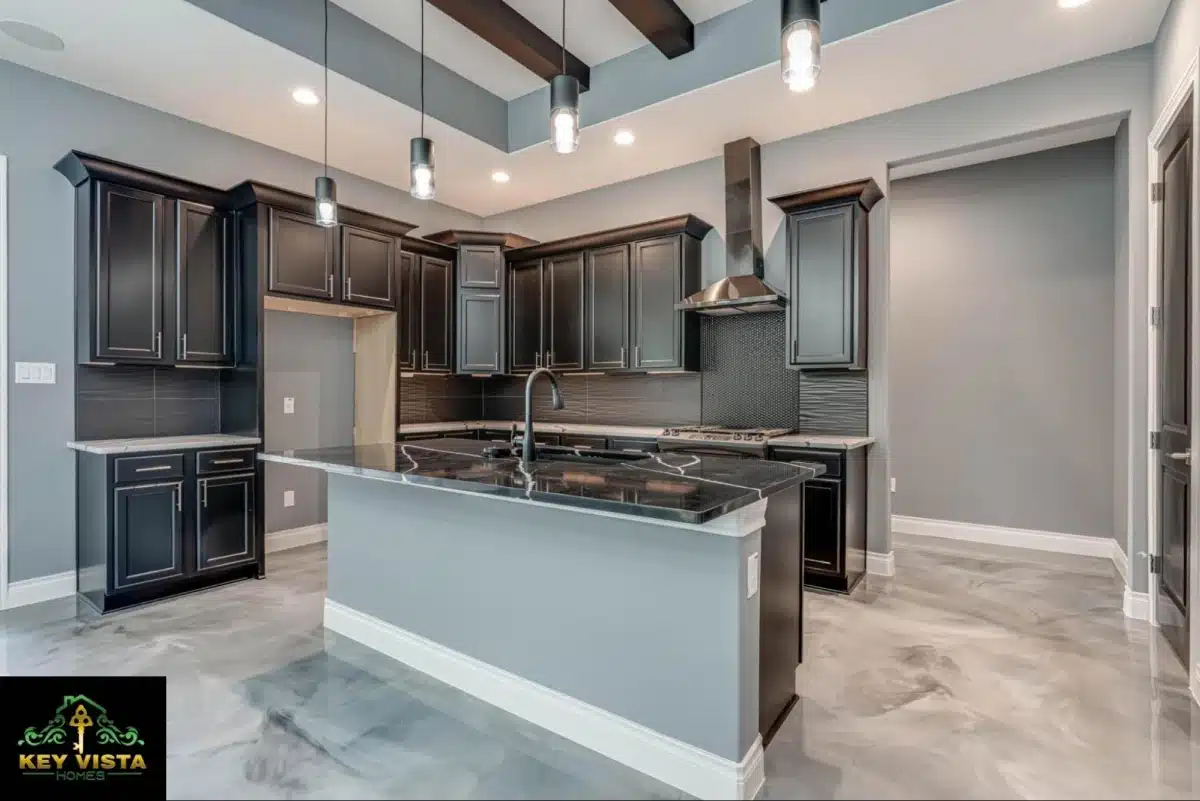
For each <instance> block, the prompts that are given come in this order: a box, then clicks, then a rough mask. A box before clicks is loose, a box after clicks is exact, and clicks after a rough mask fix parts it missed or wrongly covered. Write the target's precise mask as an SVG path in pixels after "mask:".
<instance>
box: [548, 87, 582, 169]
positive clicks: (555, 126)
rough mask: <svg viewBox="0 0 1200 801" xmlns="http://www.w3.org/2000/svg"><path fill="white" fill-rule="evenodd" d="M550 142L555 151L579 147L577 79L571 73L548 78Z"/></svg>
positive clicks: (559, 151)
mask: <svg viewBox="0 0 1200 801" xmlns="http://www.w3.org/2000/svg"><path fill="white" fill-rule="evenodd" d="M550 144H551V145H552V146H553V147H554V152H555V153H574V152H575V151H576V149H578V148H579V81H578V80H577V79H576V78H575V76H573V75H555V76H554V77H553V78H551V79H550Z"/></svg>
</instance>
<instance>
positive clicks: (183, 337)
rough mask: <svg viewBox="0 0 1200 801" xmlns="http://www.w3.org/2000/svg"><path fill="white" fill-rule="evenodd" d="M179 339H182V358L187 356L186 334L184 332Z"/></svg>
mask: <svg viewBox="0 0 1200 801" xmlns="http://www.w3.org/2000/svg"><path fill="white" fill-rule="evenodd" d="M180 339H182V340H183V358H185V359H186V358H187V334H184V335H183V336H182V337H180Z"/></svg>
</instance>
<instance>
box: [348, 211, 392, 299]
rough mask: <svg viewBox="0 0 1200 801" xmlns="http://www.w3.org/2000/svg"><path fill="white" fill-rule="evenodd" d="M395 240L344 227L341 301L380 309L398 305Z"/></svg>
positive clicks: (359, 229)
mask: <svg viewBox="0 0 1200 801" xmlns="http://www.w3.org/2000/svg"><path fill="white" fill-rule="evenodd" d="M395 268H396V240H395V239H393V238H392V237H390V236H384V235H383V234H377V233H375V232H374V231H367V230H364V229H362V228H354V227H353V226H349V225H343V226H342V300H343V301H345V302H346V303H354V304H357V305H359V306H376V307H378V308H381V309H394V308H395V307H396V269H395Z"/></svg>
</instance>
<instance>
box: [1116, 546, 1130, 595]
mask: <svg viewBox="0 0 1200 801" xmlns="http://www.w3.org/2000/svg"><path fill="white" fill-rule="evenodd" d="M1112 561H1113V566H1114V567H1116V568H1117V573H1118V574H1120V576H1121V583H1123V584H1125V585H1127V586H1128V584H1129V557H1127V556H1126V555H1125V552H1124V551H1123V550H1121V546H1120V544H1119V543H1118V542H1117V541H1116V540H1113V544H1112Z"/></svg>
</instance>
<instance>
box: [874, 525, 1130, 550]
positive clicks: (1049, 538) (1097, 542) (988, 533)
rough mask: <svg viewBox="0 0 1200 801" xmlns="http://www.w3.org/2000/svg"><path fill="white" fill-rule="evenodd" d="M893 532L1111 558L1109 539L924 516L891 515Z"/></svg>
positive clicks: (1111, 540)
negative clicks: (958, 521)
mask: <svg viewBox="0 0 1200 801" xmlns="http://www.w3.org/2000/svg"><path fill="white" fill-rule="evenodd" d="M892 531H895V532H897V533H899V534H912V535H916V536H920V537H941V538H943V539H948V540H963V541H966V542H979V543H984V544H987V545H1006V546H1008V547H1010V548H1027V549H1029V550H1033V551H1050V552H1052V553H1071V554H1077V555H1079V556H1099V557H1102V558H1104V559H1111V558H1112V555H1113V545H1114V543H1115V542H1116V541H1115V540H1113V539H1112V537H1085V536H1081V535H1075V534H1060V533H1058V532H1054V531H1034V530H1031V529H1024V528H1005V527H1004V526H986V525H982V524H980V523H957V522H954V521H951V520H930V519H928V518H924V517H906V516H904V515H892Z"/></svg>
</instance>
